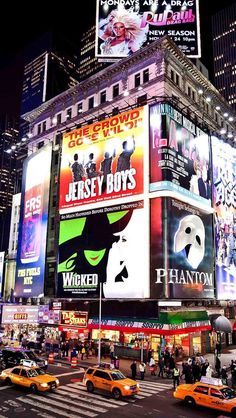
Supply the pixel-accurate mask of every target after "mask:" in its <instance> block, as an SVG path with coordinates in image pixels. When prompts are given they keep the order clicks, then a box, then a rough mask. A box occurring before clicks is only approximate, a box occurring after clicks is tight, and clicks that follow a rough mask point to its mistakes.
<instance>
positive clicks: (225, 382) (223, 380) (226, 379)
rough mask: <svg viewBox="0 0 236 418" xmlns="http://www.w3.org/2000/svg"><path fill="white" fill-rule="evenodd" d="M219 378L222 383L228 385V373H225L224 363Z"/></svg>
mask: <svg viewBox="0 0 236 418" xmlns="http://www.w3.org/2000/svg"><path fill="white" fill-rule="evenodd" d="M221 378H222V383H223V385H227V386H228V375H227V367H226V365H224V366H223V367H222V369H221Z"/></svg>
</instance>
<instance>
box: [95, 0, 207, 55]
mask: <svg viewBox="0 0 236 418" xmlns="http://www.w3.org/2000/svg"><path fill="white" fill-rule="evenodd" d="M96 21H97V22H96V56H97V57H98V58H100V60H101V61H102V60H103V61H109V59H110V60H112V59H113V60H114V59H116V58H123V57H127V56H129V55H132V54H133V53H134V52H136V51H138V50H139V49H140V48H142V47H144V46H146V45H148V44H150V42H153V41H156V40H158V39H160V38H162V37H163V36H166V35H168V36H169V37H170V38H171V39H172V40H173V41H174V42H175V43H176V45H177V46H178V47H179V48H180V49H181V51H182V52H183V53H184V54H186V55H187V56H188V57H191V58H197V57H201V46H200V25H199V5H198V0H190V1H185V0H179V1H172V0H165V1H164V0H162V1H152V0H151V1H150V0H148V1H147V0H135V1H130V0H121V1H119V0H118V1H117V0H97V19H96Z"/></svg>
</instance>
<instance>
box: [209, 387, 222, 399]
mask: <svg viewBox="0 0 236 418" xmlns="http://www.w3.org/2000/svg"><path fill="white" fill-rule="evenodd" d="M210 395H211V396H214V397H215V398H220V399H223V395H222V393H221V392H220V391H219V390H217V389H210Z"/></svg>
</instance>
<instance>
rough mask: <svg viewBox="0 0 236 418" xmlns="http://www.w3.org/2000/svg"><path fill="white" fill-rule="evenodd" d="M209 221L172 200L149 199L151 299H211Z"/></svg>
mask: <svg viewBox="0 0 236 418" xmlns="http://www.w3.org/2000/svg"><path fill="white" fill-rule="evenodd" d="M167 214H168V217H167ZM167 219H171V222H167ZM212 222H213V220H212V215H209V214H206V213H204V212H203V211H200V210H199V209H197V208H194V207H193V206H190V205H188V204H186V203H183V202H181V201H178V200H176V199H172V198H155V199H152V200H151V263H150V268H151V272H150V277H151V298H157V299H162V298H170V299H172V298H173V299H175V298H176V299H211V298H214V266H213V264H214V260H213V257H212V248H213V224H212Z"/></svg>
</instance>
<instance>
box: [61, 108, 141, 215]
mask: <svg viewBox="0 0 236 418" xmlns="http://www.w3.org/2000/svg"><path fill="white" fill-rule="evenodd" d="M144 141H145V138H144V109H143V108H137V109H134V110H129V111H128V112H125V113H120V114H119V115H117V116H113V117H111V118H109V119H106V120H103V121H98V122H96V123H93V124H91V125H87V126H84V127H82V128H80V129H76V130H74V131H71V132H68V133H66V134H64V136H63V145H62V159H61V172H60V203H59V209H60V210H61V209H68V208H76V207H78V206H80V205H83V204H89V203H95V202H99V201H105V200H108V199H114V198H118V197H124V196H125V197H128V196H131V195H135V194H140V193H142V192H143V144H144Z"/></svg>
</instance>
